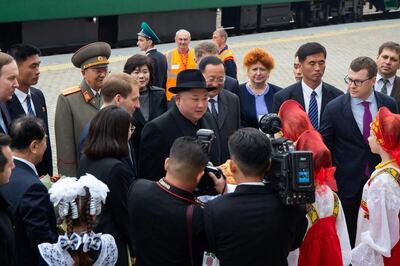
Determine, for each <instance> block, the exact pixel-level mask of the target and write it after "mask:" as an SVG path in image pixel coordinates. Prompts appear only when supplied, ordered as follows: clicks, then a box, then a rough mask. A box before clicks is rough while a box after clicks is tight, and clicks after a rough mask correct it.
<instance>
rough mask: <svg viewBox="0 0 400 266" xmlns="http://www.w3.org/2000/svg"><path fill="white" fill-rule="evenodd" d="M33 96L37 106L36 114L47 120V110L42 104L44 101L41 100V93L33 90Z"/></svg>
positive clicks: (34, 103)
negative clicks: (45, 115)
mask: <svg viewBox="0 0 400 266" xmlns="http://www.w3.org/2000/svg"><path fill="white" fill-rule="evenodd" d="M31 97H32V102H33V105H34V107H35V113H36V116H37V117H39V118H41V119H43V121H45V117H44V113H45V112H46V110H45V107H44V106H43V105H42V101H41V100H40V98H39V95H37V94H36V93H35V92H33V91H32V90H31Z"/></svg>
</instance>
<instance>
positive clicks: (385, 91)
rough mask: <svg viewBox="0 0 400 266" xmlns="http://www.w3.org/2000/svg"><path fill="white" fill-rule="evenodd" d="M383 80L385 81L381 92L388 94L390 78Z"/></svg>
mask: <svg viewBox="0 0 400 266" xmlns="http://www.w3.org/2000/svg"><path fill="white" fill-rule="evenodd" d="M382 81H383V86H382V89H381V92H382V93H383V94H386V95H387V83H388V82H389V80H388V79H382Z"/></svg>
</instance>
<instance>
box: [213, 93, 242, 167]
mask: <svg viewBox="0 0 400 266" xmlns="http://www.w3.org/2000/svg"><path fill="white" fill-rule="evenodd" d="M217 125H218V133H219V137H220V144H221V162H225V161H226V160H228V159H229V158H230V156H229V150H228V139H229V137H230V136H231V135H232V134H233V133H234V132H235V131H236V130H238V129H239V127H240V102H239V98H238V97H237V95H236V94H233V93H231V92H229V91H227V90H222V91H221V92H220V93H219V94H218V119H217Z"/></svg>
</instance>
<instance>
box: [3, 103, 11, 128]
mask: <svg viewBox="0 0 400 266" xmlns="http://www.w3.org/2000/svg"><path fill="white" fill-rule="evenodd" d="M0 112H1V115H2V116H3V120H4V124H5V126H6V127H7V131H8V129H9V128H10V125H11V116H10V113H9V112H8V109H7V104H6V103H3V102H0ZM0 133H3V134H7V132H4V130H3V128H2V127H0Z"/></svg>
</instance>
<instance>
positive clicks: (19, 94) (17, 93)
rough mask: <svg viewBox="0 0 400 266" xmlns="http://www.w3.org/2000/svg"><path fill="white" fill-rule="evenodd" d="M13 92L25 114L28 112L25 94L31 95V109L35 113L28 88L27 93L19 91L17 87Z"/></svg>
mask: <svg viewBox="0 0 400 266" xmlns="http://www.w3.org/2000/svg"><path fill="white" fill-rule="evenodd" d="M14 93H15V96H17V98H18V101H19V102H20V103H21V106H22V109H24V112H25V114H29V112H28V103H27V101H26V96H27V95H28V94H29V96H30V97H31V98H30V99H31V106H32V110H33V113H34V114H35V115H36V111H35V105H34V104H33V101H32V94H31V90H30V89H29V90H28V93H25V92H23V91H21V90H19V89H16V90H15V91H14Z"/></svg>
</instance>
